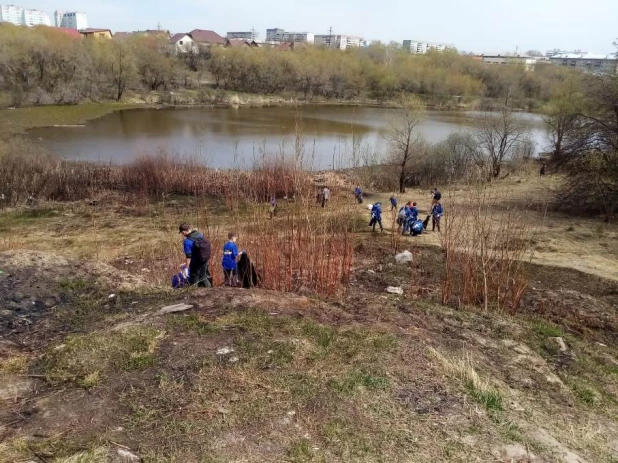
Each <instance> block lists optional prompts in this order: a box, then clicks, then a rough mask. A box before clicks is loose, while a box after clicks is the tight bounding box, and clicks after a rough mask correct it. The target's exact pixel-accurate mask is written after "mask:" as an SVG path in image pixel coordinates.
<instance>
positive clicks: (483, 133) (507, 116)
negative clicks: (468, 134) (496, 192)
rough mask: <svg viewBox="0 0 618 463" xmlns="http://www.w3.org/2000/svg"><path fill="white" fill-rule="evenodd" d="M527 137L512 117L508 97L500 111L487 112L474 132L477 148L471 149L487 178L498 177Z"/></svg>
mask: <svg viewBox="0 0 618 463" xmlns="http://www.w3.org/2000/svg"><path fill="white" fill-rule="evenodd" d="M526 139H527V132H526V130H525V129H524V128H523V127H522V126H521V124H520V123H519V122H518V121H517V120H516V119H515V118H514V117H513V113H512V111H511V109H510V108H509V106H508V99H507V102H506V104H505V105H504V107H503V108H502V109H501V110H500V113H499V114H497V115H495V114H488V115H487V116H486V117H485V119H484V121H483V123H482V125H481V127H480V128H479V129H478V130H477V132H476V140H477V142H478V149H475V150H472V151H471V153H472V155H473V156H474V157H475V160H476V163H477V164H478V165H479V167H481V168H482V169H484V170H485V171H486V172H487V178H488V180H493V179H497V178H499V177H500V174H501V172H502V168H503V166H504V164H505V163H506V162H507V161H510V160H512V159H514V157H515V155H516V154H517V153H518V151H519V150H520V148H521V144H522V143H523V142H524V141H525V140H526Z"/></svg>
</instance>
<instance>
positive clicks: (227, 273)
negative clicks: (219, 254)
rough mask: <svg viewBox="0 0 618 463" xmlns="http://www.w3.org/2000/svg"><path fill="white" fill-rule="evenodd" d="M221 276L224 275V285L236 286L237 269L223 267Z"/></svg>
mask: <svg viewBox="0 0 618 463" xmlns="http://www.w3.org/2000/svg"><path fill="white" fill-rule="evenodd" d="M223 276H224V277H225V282H224V283H223V284H224V285H225V286H238V271H237V270H236V269H233V270H228V269H226V268H224V269H223Z"/></svg>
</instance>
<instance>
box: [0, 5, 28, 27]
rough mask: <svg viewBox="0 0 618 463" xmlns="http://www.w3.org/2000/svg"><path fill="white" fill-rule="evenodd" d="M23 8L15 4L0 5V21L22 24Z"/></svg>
mask: <svg viewBox="0 0 618 463" xmlns="http://www.w3.org/2000/svg"><path fill="white" fill-rule="evenodd" d="M23 14H24V9H23V8H21V7H19V6H15V5H0V21H3V22H7V23H12V24H16V25H18V26H21V25H22V20H23V19H22V18H23Z"/></svg>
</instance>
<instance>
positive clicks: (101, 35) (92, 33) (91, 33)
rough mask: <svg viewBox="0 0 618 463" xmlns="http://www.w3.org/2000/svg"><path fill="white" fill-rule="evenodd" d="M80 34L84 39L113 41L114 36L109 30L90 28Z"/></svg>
mask: <svg viewBox="0 0 618 463" xmlns="http://www.w3.org/2000/svg"><path fill="white" fill-rule="evenodd" d="M79 33H80V34H82V35H83V36H84V37H87V38H94V39H111V38H112V36H113V35H112V31H111V30H109V29H95V28H88V29H84V30H83V31H79Z"/></svg>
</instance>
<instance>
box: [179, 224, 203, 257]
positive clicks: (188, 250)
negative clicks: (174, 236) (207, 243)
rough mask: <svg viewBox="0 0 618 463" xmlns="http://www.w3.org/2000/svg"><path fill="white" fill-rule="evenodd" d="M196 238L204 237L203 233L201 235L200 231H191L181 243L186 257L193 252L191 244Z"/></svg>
mask: <svg viewBox="0 0 618 463" xmlns="http://www.w3.org/2000/svg"><path fill="white" fill-rule="evenodd" d="M197 239H204V235H202V234H201V233H200V232H198V231H193V232H191V234H190V235H189V236H187V237H186V238H185V239H184V241H183V243H182V247H183V249H184V251H185V257H186V258H187V259H190V258H191V254H193V245H194V244H195V243H194V242H193V240H197Z"/></svg>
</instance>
